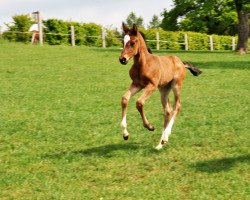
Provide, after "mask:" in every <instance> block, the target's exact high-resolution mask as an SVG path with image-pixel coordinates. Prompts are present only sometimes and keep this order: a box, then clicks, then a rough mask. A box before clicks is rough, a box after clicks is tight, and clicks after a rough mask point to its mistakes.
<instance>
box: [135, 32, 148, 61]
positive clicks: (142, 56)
mask: <svg viewBox="0 0 250 200" xmlns="http://www.w3.org/2000/svg"><path fill="white" fill-rule="evenodd" d="M138 39H139V50H138V53H137V54H136V55H135V56H134V62H135V63H136V64H137V65H143V64H145V63H146V57H147V56H148V55H149V52H148V48H147V45H146V43H145V41H144V39H143V37H142V36H141V34H140V33H139V34H138Z"/></svg>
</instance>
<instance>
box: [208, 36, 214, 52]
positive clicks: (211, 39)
mask: <svg viewBox="0 0 250 200" xmlns="http://www.w3.org/2000/svg"><path fill="white" fill-rule="evenodd" d="M209 43H210V51H213V50H214V42H213V36H212V35H209Z"/></svg>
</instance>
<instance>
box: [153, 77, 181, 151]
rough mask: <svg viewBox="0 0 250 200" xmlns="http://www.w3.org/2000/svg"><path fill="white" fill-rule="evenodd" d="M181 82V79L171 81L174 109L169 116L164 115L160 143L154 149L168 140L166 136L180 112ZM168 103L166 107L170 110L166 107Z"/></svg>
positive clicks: (160, 146)
mask: <svg viewBox="0 0 250 200" xmlns="http://www.w3.org/2000/svg"><path fill="white" fill-rule="evenodd" d="M181 84H182V81H181V80H178V81H174V82H173V83H172V89H173V92H174V99H175V103H174V110H173V114H172V116H171V118H169V117H167V116H165V122H164V129H163V131H162V137H161V140H160V143H159V144H158V145H157V147H156V149H161V148H162V147H163V145H164V144H166V143H167V142H168V137H169V136H170V134H171V131H172V127H173V124H174V120H175V118H176V116H177V115H178V113H179V112H180V108H181V101H180V93H181ZM168 105H169V106H170V104H169V102H168V103H167V104H166V109H168V110H169V111H170V109H169V108H170V107H169V108H168ZM170 112H171V111H170Z"/></svg>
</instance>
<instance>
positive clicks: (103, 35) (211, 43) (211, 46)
mask: <svg viewBox="0 0 250 200" xmlns="http://www.w3.org/2000/svg"><path fill="white" fill-rule="evenodd" d="M5 32H12V33H18V34H31V33H30V32H18V31H5ZM43 35H61V36H69V37H70V41H71V46H75V45H76V43H75V28H74V26H70V33H69V34H61V33H44V32H43V28H42V26H39V44H40V45H41V46H43ZM85 37H93V38H100V39H101V40H102V48H106V41H107V39H108V36H107V33H106V31H105V28H102V33H101V35H95V36H87V35H85ZM188 37H189V36H188V34H184V38H183V41H184V42H178V44H180V45H184V49H185V50H186V51H188V50H189V42H188V41H189V40H188ZM208 37H209V38H208V39H209V49H210V51H214V45H215V43H214V39H213V36H212V35H210V36H208ZM0 39H2V30H1V26H0ZM117 39H119V40H121V41H122V40H123V38H117ZM146 41H147V42H154V43H155V44H156V50H160V43H171V41H169V40H165V39H164V40H160V34H159V32H156V35H155V40H146ZM227 45H228V44H227ZM230 46H231V50H233V51H234V50H235V47H236V42H235V37H232V40H231V44H230Z"/></svg>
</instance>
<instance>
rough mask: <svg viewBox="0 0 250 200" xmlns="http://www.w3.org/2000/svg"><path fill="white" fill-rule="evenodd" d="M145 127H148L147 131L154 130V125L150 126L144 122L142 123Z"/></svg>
mask: <svg viewBox="0 0 250 200" xmlns="http://www.w3.org/2000/svg"><path fill="white" fill-rule="evenodd" d="M143 126H144V127H145V128H146V129H148V130H149V131H154V130H155V127H154V126H152V125H151V124H145V125H143Z"/></svg>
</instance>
